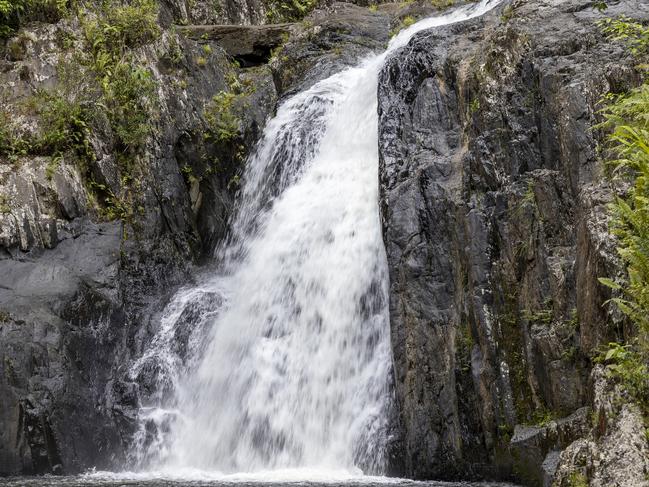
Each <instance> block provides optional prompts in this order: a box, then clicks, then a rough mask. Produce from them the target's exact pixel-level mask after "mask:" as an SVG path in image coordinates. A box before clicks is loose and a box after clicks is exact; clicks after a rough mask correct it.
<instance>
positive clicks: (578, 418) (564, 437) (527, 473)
mask: <svg viewBox="0 0 649 487" xmlns="http://www.w3.org/2000/svg"><path fill="white" fill-rule="evenodd" d="M589 412H590V409H589V408H587V407H583V408H581V409H578V410H577V411H575V412H574V413H573V414H571V415H570V416H568V417H566V418H561V419H557V420H552V421H549V422H548V423H547V424H545V425H543V426H525V425H516V427H515V428H514V435H513V436H512V439H511V441H510V443H509V451H510V453H511V455H512V461H513V469H514V471H515V473H516V475H517V476H518V477H520V478H521V479H522V480H523V481H525V483H526V484H529V485H543V484H544V483H546V484H547V483H548V481H549V480H551V479H552V478H553V476H554V473H555V471H556V469H557V466H558V464H559V453H560V452H561V450H563V449H564V448H566V447H567V446H568V445H570V444H571V443H572V442H573V441H575V440H576V439H579V438H581V437H583V436H585V435H586V434H587V433H588V431H589V430H590V416H589Z"/></svg>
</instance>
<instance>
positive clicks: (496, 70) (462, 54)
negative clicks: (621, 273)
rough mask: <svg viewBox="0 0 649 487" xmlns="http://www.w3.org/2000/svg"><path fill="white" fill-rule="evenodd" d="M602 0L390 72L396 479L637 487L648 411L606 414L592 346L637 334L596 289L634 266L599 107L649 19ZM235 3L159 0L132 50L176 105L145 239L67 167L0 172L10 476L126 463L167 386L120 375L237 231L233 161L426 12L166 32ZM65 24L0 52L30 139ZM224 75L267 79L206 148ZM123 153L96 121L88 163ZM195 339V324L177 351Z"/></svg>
mask: <svg viewBox="0 0 649 487" xmlns="http://www.w3.org/2000/svg"><path fill="white" fill-rule="evenodd" d="M357 3H361V2H357ZM595 3H596V2H593V1H588V0H565V1H560V0H541V1H531V0H528V1H520V0H519V1H515V2H509V3H507V4H506V5H503V6H502V7H499V8H498V9H496V10H495V11H493V12H492V13H490V14H488V15H487V16H485V17H484V18H483V19H478V20H473V21H470V22H467V23H465V24H462V25H453V26H448V27H445V28H441V29H436V30H434V31H429V32H423V33H421V34H419V35H417V36H416V37H415V38H414V39H413V40H412V42H411V43H410V44H409V45H408V46H407V47H405V48H404V49H402V50H401V51H400V52H398V53H396V54H395V55H394V56H393V57H392V59H391V60H389V61H388V63H387V65H386V66H385V69H384V70H383V73H382V75H381V81H380V89H379V114H380V134H379V136H380V158H381V168H380V175H379V176H380V183H381V206H382V214H383V226H384V239H385V244H386V250H387V254H388V260H389V266H390V278H391V299H390V315H391V322H392V345H393V351H394V361H395V381H396V393H397V400H398V404H399V418H398V421H395V427H394V430H395V437H396V438H397V439H398V441H397V442H396V443H395V444H394V447H393V451H392V457H393V466H392V473H394V474H398V475H407V476H412V477H415V478H446V479H457V478H479V477H483V478H501V479H517V480H520V481H524V482H525V483H527V484H529V485H544V486H546V485H551V484H552V483H553V482H554V483H555V485H558V486H559V487H566V486H569V485H570V483H569V482H570V481H571V480H570V476H571V475H572V474H573V473H574V472H576V471H577V472H582V473H583V474H584V475H587V477H588V478H589V479H591V485H595V486H599V485H601V486H605V485H620V486H622V485H645V484H643V482H645V483H646V473H647V469H648V468H649V467H647V465H646V459H647V446H646V439H645V440H644V443H643V436H642V435H643V426H642V422H641V418H640V416H639V413H638V411H637V410H635V409H634V408H633V407H632V406H629V407H626V406H625V407H623V408H621V409H620V408H619V407H618V406H617V405H616V404H614V400H613V399H612V398H613V397H614V396H615V392H614V386H611V385H610V384H608V382H607V381H606V378H605V377H603V376H602V374H601V373H600V372H597V370H594V371H593V370H592V363H591V362H590V357H591V356H592V354H593V352H594V351H595V350H596V349H597V348H598V347H599V346H600V345H601V344H603V343H606V342H607V341H609V340H613V339H619V338H625V334H626V332H627V331H626V329H625V326H624V322H623V321H621V320H620V317H619V316H615V315H609V310H607V309H606V308H603V307H602V306H601V303H602V302H603V301H605V300H606V299H608V298H609V297H610V296H609V294H608V290H607V289H606V288H604V287H602V286H601V285H599V284H598V282H597V277H600V276H604V275H612V274H613V273H614V272H615V270H616V269H617V268H618V262H617V257H616V254H615V245H614V242H613V241H612V239H611V237H610V235H609V231H608V221H607V216H606V215H607V210H606V204H607V203H608V202H609V201H610V200H611V198H612V192H611V190H610V188H609V187H608V185H607V183H606V179H605V177H604V171H603V166H602V162H601V160H600V159H599V154H598V152H597V145H598V142H599V141H600V140H601V137H602V134H601V133H599V131H598V130H594V129H593V126H594V125H595V124H596V123H597V122H598V121H599V120H598V117H597V108H598V105H597V104H598V101H599V99H600V97H601V96H602V95H603V94H604V93H606V92H607V91H609V90H612V91H614V92H621V91H624V90H625V89H628V88H629V87H632V86H635V85H636V84H637V83H638V82H639V80H640V72H639V71H638V70H637V69H636V67H635V63H634V60H633V59H632V58H631V57H630V56H629V55H628V54H627V51H626V50H625V49H624V48H623V47H622V46H621V45H619V44H616V43H612V42H610V41H608V40H605V39H604V38H603V37H602V36H601V34H600V32H599V30H598V28H597V26H596V24H595V22H596V21H597V20H598V19H600V18H602V17H603V15H606V16H616V15H621V14H625V15H629V16H632V17H635V18H641V19H644V20H647V19H649V10H648V9H649V7H648V6H647V5H646V4H645V2H643V1H641V0H626V1H623V2H616V3H612V4H611V5H610V7H609V9H608V11H606V12H605V13H604V14H602V13H600V12H598V11H597V10H596V9H595V8H594V6H595V5H594V4H595ZM219 4H220V5H221V8H220V9H213V8H211V7H210V6H209V5H208V2H203V1H198V2H189V1H188V2H184V1H178V0H164V1H162V2H161V10H160V23H161V25H162V26H163V27H164V29H163V34H162V36H161V38H160V39H159V40H158V41H156V42H155V43H153V44H150V45H147V46H145V47H141V48H139V49H138V51H137V53H136V56H137V58H138V59H139V60H140V61H141V62H142V63H143V64H144V65H145V66H147V67H148V68H149V69H150V70H151V72H152V73H153V75H154V77H155V79H156V82H157V86H158V97H159V110H158V113H157V117H156V119H155V120H152V122H151V123H152V125H153V126H154V131H153V132H152V135H151V137H150V140H148V141H147V144H146V158H145V161H146V162H145V171H144V172H143V174H144V175H143V179H142V184H141V195H140V196H141V201H142V210H141V212H138V215H137V221H136V224H135V225H132V224H130V223H129V224H126V223H124V222H123V221H120V220H119V219H107V218H105V217H104V216H102V215H101V214H100V212H99V211H98V208H97V206H96V205H95V203H94V202H93V198H92V192H91V191H89V188H88V185H87V180H86V179H85V178H84V174H83V171H80V169H79V167H77V166H76V164H75V163H74V161H72V160H68V159H67V158H65V157H64V158H63V159H62V160H60V161H58V162H57V163H56V164H52V157H50V156H47V155H43V154H39V155H34V156H30V155H24V156H20V157H19V158H18V160H17V161H8V160H0V196H2V199H0V276H2V277H0V358H1V360H0V426H1V427H0V475H12V474H32V473H36V474H39V473H46V472H53V473H71V472H72V473H73V472H77V471H80V470H83V469H85V468H88V467H96V468H98V469H110V468H115V467H116V466H120V465H124V463H125V461H126V451H127V447H128V444H129V442H130V440H131V435H132V433H133V428H134V426H135V415H136V410H137V407H138V402H139V400H140V399H141V398H142V397H146V396H147V394H149V393H150V392H151V391H148V390H146V388H143V383H145V382H146V380H147V379H146V377H144V378H142V379H141V380H140V379H138V380H137V381H136V382H131V381H130V379H128V374H127V372H128V371H127V368H128V364H129V363H131V361H132V359H133V357H137V356H139V355H140V354H141V352H142V349H143V347H144V346H145V344H146V342H147V340H148V339H149V338H150V337H151V336H152V335H153V333H154V332H155V329H156V326H157V321H156V320H157V318H158V317H157V313H158V312H159V311H160V309H161V308H162V306H163V305H164V303H165V302H166V301H167V300H168V298H169V296H170V294H171V293H172V292H173V290H174V289H175V288H176V287H177V286H178V285H180V284H183V283H186V282H187V281H190V280H191V279H192V276H193V272H194V270H195V266H196V265H197V264H199V263H201V262H204V261H205V260H208V259H209V258H210V256H211V253H212V251H213V249H214V247H215V245H216V244H217V243H218V242H219V241H220V240H221V239H222V238H223V237H224V236H225V235H226V232H227V219H228V217H229V215H230V213H231V210H232V207H233V201H234V197H235V195H236V191H237V177H238V175H239V174H240V173H241V169H242V166H241V148H242V147H243V152H245V151H246V150H248V149H249V148H250V147H252V146H253V145H254V142H255V141H256V140H257V138H258V137H259V136H260V134H261V131H262V129H263V126H264V122H265V120H266V119H267V117H268V116H269V115H270V114H272V113H273V111H274V109H275V106H276V103H277V99H278V98H281V97H284V96H289V95H290V94H292V93H295V92H297V91H299V90H303V89H306V88H308V87H309V86H311V85H313V84H314V83H316V82H317V81H319V80H321V79H323V78H325V77H326V76H329V75H331V74H332V73H335V72H337V71H339V70H341V69H342V68H344V67H346V66H351V65H354V64H355V63H357V62H358V60H359V59H361V58H363V57H364V56H366V55H367V54H369V53H371V52H380V51H382V50H383V49H384V48H385V46H386V45H387V42H388V41H389V38H390V30H391V29H395V28H397V27H398V26H399V25H400V23H401V22H402V21H403V19H404V18H405V17H406V16H408V15H413V16H420V15H426V14H428V13H431V11H432V7H431V6H429V5H428V4H427V3H426V5H423V4H421V5H420V4H412V5H404V6H398V5H385V6H381V7H380V8H378V9H368V8H364V7H360V6H358V5H354V4H352V3H330V2H323V3H322V5H321V6H322V9H320V10H317V11H315V12H314V13H312V14H311V15H309V16H308V17H307V18H306V19H305V21H303V22H300V23H297V24H293V25H291V26H287V25H282V26H265V27H245V28H242V27H240V26H223V25H215V26H205V27H196V26H184V27H181V26H178V27H177V28H172V24H173V23H182V24H226V23H233V24H235V23H236V24H243V25H248V26H249V25H258V24H264V23H266V22H267V19H266V16H265V11H264V6H263V5H261V3H259V2H258V1H257V0H244V1H239V0H236V1H234V0H228V1H225V2H220V3H219ZM66 22H68V21H67V20H63V21H62V23H60V24H59V25H52V24H40V23H34V24H33V25H29V26H27V28H25V29H24V30H23V32H22V34H23V35H19V36H16V37H15V38H14V39H12V40H11V41H9V43H7V45H6V46H5V47H4V48H3V50H2V56H0V57H1V58H2V59H1V60H0V86H5V87H8V89H6V90H5V91H3V92H2V93H0V95H1V96H2V98H1V100H2V104H3V106H5V107H8V108H9V111H10V112H11V113H12V115H13V116H14V117H15V118H16V119H17V120H19V122H20V125H21V130H24V131H25V132H27V133H37V132H38V131H39V130H41V129H42V127H39V124H38V120H36V119H35V118H34V117H33V116H32V115H31V114H30V113H29V112H28V111H27V112H26V111H24V110H23V109H22V106H21V103H23V102H24V101H25V100H27V99H29V97H30V96H31V95H33V94H34V93H35V92H36V90H38V89H50V88H52V87H53V86H55V85H56V84H57V83H58V82H59V79H58V72H57V64H58V61H59V56H60V55H61V47H60V42H59V41H60V39H59V38H60V30H61V29H62V28H65V29H72V31H75V29H78V28H79V26H77V25H74V24H73V25H68V24H66ZM77 33H78V32H77ZM287 35H288V37H286V36H287ZM78 47H79V46H76V47H74V46H73V49H74V48H78ZM68 54H69V53H68ZM64 55H65V53H64ZM233 58H234V59H235V60H238V62H239V64H240V65H241V66H242V68H239V67H236V66H233V64H232V59H233ZM233 75H234V77H235V78H233V77H232V76H233ZM233 79H236V83H238V85H237V86H239V85H243V86H254V90H248V91H246V93H245V98H246V99H245V100H243V101H244V102H245V103H244V105H245V107H246V108H245V110H242V111H241V112H240V113H239V114H238V115H239V118H240V120H239V123H240V128H241V130H240V134H239V135H238V136H237V137H236V138H235V139H234V140H231V141H228V142H227V143H222V142H217V141H214V140H213V139H212V140H210V139H209V138H207V139H206V137H205V131H206V130H208V127H207V121H206V120H205V116H204V112H205V109H206V107H207V106H208V105H209V104H210V103H211V100H212V98H213V97H214V96H215V95H217V94H218V93H220V92H222V91H228V90H231V86H230V85H231V84H233ZM236 83H235V84H236ZM112 143H113V141H112V137H111V134H110V133H109V131H105V133H104V132H102V131H98V132H97V135H96V136H94V138H93V140H92V148H93V151H94V153H95V155H96V161H95V163H94V165H93V167H92V168H91V171H92V173H93V176H94V178H96V180H97V181H99V182H100V183H101V184H103V185H105V186H106V187H108V188H110V189H111V190H113V191H115V192H117V191H119V190H120V188H121V185H122V182H121V181H120V177H119V171H118V170H117V163H116V161H115V158H114V157H113V152H114V150H113V149H114V147H112V145H111V144H112ZM52 168H54V170H52ZM216 168H218V169H216ZM217 305H218V303H216V304H215V306H217ZM193 319H194V317H192V316H191V313H188V316H187V320H193ZM181 331H182V330H181ZM186 340H187V337H186V336H184V335H183V334H182V333H181V332H179V335H178V337H177V342H178V343H177V345H178V348H179V350H182V349H183V347H184V344H185V343H186ZM145 372H150V371H145ZM151 373H153V372H151ZM143 374H144V373H143ZM589 411H590V412H589ZM593 418H596V419H597V421H593ZM602 418H606V419H605V420H604V419H602ZM643 475H645V477H643ZM71 482H73V483H74V482H77V479H73V480H71Z"/></svg>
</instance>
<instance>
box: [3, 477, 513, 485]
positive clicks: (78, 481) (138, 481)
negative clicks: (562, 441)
mask: <svg viewBox="0 0 649 487" xmlns="http://www.w3.org/2000/svg"><path fill="white" fill-rule="evenodd" d="M0 485H3V486H7V487H19V486H20V487H23V486H24V487H37V486H38V487H41V486H42V487H48V486H51V487H82V486H84V487H85V486H89V487H122V486H125V487H126V486H129V487H131V486H137V487H185V486H186V487H384V486H390V487H516V486H514V485H513V484H503V483H494V482H477V483H476V482H414V481H410V480H402V479H381V478H377V479H375V480H345V481H305V480H302V481H290V482H287V481H284V482H268V481H263V480H259V479H255V480H252V479H251V480H209V479H190V480H183V479H179V478H173V479H172V478H137V477H136V478H118V477H101V476H88V475H77V476H68V477H54V476H45V477H18V478H10V479H4V480H0Z"/></svg>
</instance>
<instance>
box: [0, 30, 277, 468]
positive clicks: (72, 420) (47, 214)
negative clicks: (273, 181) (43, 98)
mask: <svg viewBox="0 0 649 487" xmlns="http://www.w3.org/2000/svg"><path fill="white" fill-rule="evenodd" d="M63 22H67V21H63ZM76 28H78V27H77V26H75V25H74V24H72V25H67V24H65V23H61V24H59V25H52V24H34V25H30V26H27V27H26V28H24V29H23V30H22V31H21V32H20V34H19V38H21V39H25V41H24V42H23V44H24V50H23V51H21V53H20V56H3V60H2V61H0V63H1V64H2V69H0V86H2V87H3V89H2V97H3V98H2V99H3V102H2V108H3V110H7V111H8V112H9V113H10V114H11V117H12V118H13V120H14V121H18V122H19V123H20V124H21V127H22V130H24V131H25V132H28V133H29V132H31V133H38V132H39V131H40V130H42V128H43V127H40V126H39V120H38V118H37V117H35V116H34V115H33V114H31V113H30V112H29V111H26V110H25V109H24V108H23V107H24V104H25V103H28V102H29V100H30V99H31V97H33V96H34V95H35V94H36V93H37V92H38V90H44V89H52V88H53V87H54V86H58V85H60V83H61V82H62V80H61V79H60V78H59V71H58V70H57V69H58V68H57V67H58V66H59V65H60V62H61V58H65V57H66V56H67V55H68V54H69V51H68V52H66V51H65V50H63V51H62V50H61V48H60V46H59V44H58V43H57V40H56V39H57V36H59V35H60V34H59V32H60V31H61V30H65V31H67V32H70V31H71V32H72V33H73V34H75V32H76V31H75V29H76ZM76 34H78V32H76ZM8 45H9V44H8ZM170 53H172V54H173V56H171V55H170ZM135 56H137V58H138V60H139V61H140V62H141V63H142V64H144V65H145V66H146V67H147V69H149V70H150V71H151V72H152V73H153V76H154V78H155V81H156V84H157V86H158V87H159V90H158V93H157V111H156V114H155V117H154V119H153V120H151V126H152V131H151V136H150V137H149V139H148V140H147V142H146V147H145V153H144V154H143V156H142V158H141V159H140V161H141V164H142V165H143V167H141V168H140V173H139V178H140V180H139V181H138V183H139V190H138V192H137V198H138V200H139V208H138V209H137V212H136V214H135V216H134V217H133V219H129V221H125V220H121V219H119V218H111V217H109V216H106V214H105V210H103V209H102V207H101V205H100V204H98V203H97V200H96V198H97V196H96V193H95V191H94V187H93V186H92V185H91V184H89V181H88V177H87V174H88V172H87V171H89V172H90V173H91V174H92V178H93V180H94V181H95V182H96V183H97V184H101V185H102V188H106V189H105V191H110V192H111V193H110V194H118V193H119V192H120V191H121V190H122V188H123V184H125V183H124V181H123V180H122V179H121V178H120V176H119V172H118V170H117V163H116V161H115V158H114V157H113V153H114V147H112V145H111V144H112V143H113V142H112V135H111V134H110V132H109V131H102V130H96V131H95V132H94V133H93V137H92V139H91V144H92V150H93V152H94V155H95V157H94V159H93V163H92V165H91V166H90V167H89V168H87V171H85V170H82V169H83V168H82V167H80V166H79V165H78V164H77V163H76V161H75V160H73V158H68V157H67V156H64V157H62V158H57V159H56V160H54V157H55V156H46V155H43V156H32V155H30V154H18V156H17V157H14V158H13V159H11V160H9V159H8V158H7V159H2V160H0V195H2V200H1V203H2V204H1V205H0V206H1V211H0V274H1V275H2V278H0V355H1V361H0V424H1V425H2V427H0V474H3V475H7V474H21V473H22V474H39V473H46V472H54V473H62V472H75V471H79V470H81V469H85V468H89V467H92V466H95V467H97V468H114V467H115V466H116V465H124V464H125V463H126V458H125V452H126V448H127V446H128V443H129V442H130V438H131V435H132V433H133V427H134V426H135V424H134V422H135V421H134V420H135V414H136V408H137V406H138V386H137V384H133V383H130V382H129V381H128V380H126V379H125V377H126V369H127V367H128V364H129V362H130V361H131V359H132V357H133V356H134V355H135V356H136V355H137V354H138V353H139V352H140V350H141V348H142V346H143V343H145V342H146V339H147V337H148V336H150V334H151V333H152V331H153V330H152V329H151V327H152V326H153V323H155V319H153V321H151V319H152V318H151V316H152V315H154V313H155V312H156V311H157V310H158V309H160V307H161V303H163V302H164V301H165V300H166V299H167V298H168V293H169V292H171V291H172V290H173V288H174V286H177V285H179V284H182V283H185V282H187V280H188V279H191V271H192V268H193V267H194V266H195V264H196V263H197V262H199V261H201V260H202V259H203V258H204V257H205V256H208V255H209V254H210V252H211V251H212V249H213V247H214V243H215V242H216V241H217V240H219V239H220V238H222V237H223V235H224V234H225V231H226V221H227V218H228V215H229V213H230V210H231V207H232V204H233V198H234V195H235V193H236V190H237V187H236V184H232V181H233V179H235V177H236V176H237V175H238V174H240V171H241V168H242V166H241V163H240V160H239V159H240V158H238V157H233V154H234V153H235V151H239V150H240V149H239V147H240V146H244V145H245V146H251V145H252V144H254V141H255V140H256V139H257V137H258V136H259V135H260V133H261V129H262V127H263V125H264V123H265V120H266V118H267V116H268V115H269V113H271V112H272V110H274V106H275V99H276V97H275V88H274V84H273V81H272V76H271V73H270V70H268V69H267V68H266V69H263V68H262V69H257V70H256V71H255V72H244V71H242V70H238V71H237V72H236V73H235V74H234V76H237V77H241V79H244V78H249V79H251V80H252V81H250V83H254V84H255V86H256V89H255V91H254V93H250V94H249V96H248V98H249V103H250V106H251V107H252V108H251V109H250V110H247V112H246V113H245V114H244V115H242V117H241V120H240V126H241V131H240V135H239V136H238V137H237V138H236V139H235V140H232V141H231V142H229V143H228V144H220V145H219V146H218V147H216V146H215V144H214V143H210V142H209V141H206V139H205V137H204V132H205V131H206V130H207V128H206V122H205V119H204V111H205V108H206V106H207V105H208V104H209V103H210V100H211V99H212V97H213V96H214V95H216V94H217V93H218V92H219V91H221V90H228V89H229V88H228V81H227V80H226V77H227V76H233V75H232V74H231V73H233V69H234V68H233V67H232V66H231V63H230V60H229V59H228V58H227V56H226V54H225V52H224V51H223V50H221V49H220V48H218V46H215V48H214V50H213V51H211V52H209V53H206V51H205V50H204V49H203V48H202V46H200V45H199V44H197V43H196V42H194V41H192V40H187V39H185V38H184V37H182V36H178V35H177V34H176V33H173V32H164V33H163V35H162V36H161V38H160V39H159V40H158V41H156V43H155V44H152V45H148V46H145V47H143V48H140V49H139V50H138V52H137V53H135ZM201 56H203V57H205V58H206V60H205V62H204V64H203V65H200V63H197V59H198V58H199V57H201ZM45 128H47V127H45ZM217 157H218V158H219V163H220V165H219V171H214V170H213V160H214V158H217ZM102 211H104V212H102Z"/></svg>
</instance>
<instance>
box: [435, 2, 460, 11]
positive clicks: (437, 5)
mask: <svg viewBox="0 0 649 487" xmlns="http://www.w3.org/2000/svg"><path fill="white" fill-rule="evenodd" d="M430 3H431V5H432V6H433V7H435V8H438V9H440V10H443V9H445V8H449V7H452V6H453V4H455V0H430Z"/></svg>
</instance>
